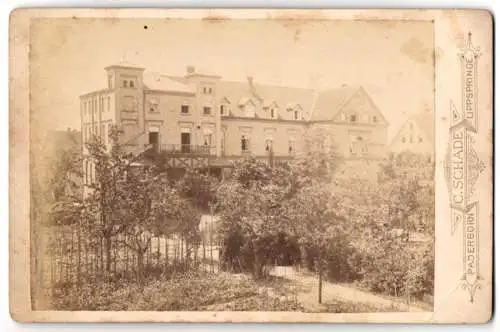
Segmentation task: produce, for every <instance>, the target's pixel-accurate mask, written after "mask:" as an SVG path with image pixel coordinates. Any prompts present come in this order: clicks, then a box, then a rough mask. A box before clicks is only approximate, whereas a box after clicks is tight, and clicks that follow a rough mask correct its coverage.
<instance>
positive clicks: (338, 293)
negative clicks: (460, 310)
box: [271, 266, 425, 312]
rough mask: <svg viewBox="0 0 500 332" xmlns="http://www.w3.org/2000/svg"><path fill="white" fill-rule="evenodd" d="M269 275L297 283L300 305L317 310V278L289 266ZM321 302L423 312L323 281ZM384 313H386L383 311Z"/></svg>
mask: <svg viewBox="0 0 500 332" xmlns="http://www.w3.org/2000/svg"><path fill="white" fill-rule="evenodd" d="M271 275H273V276H276V277H282V278H285V279H288V280H291V281H294V282H297V283H298V285H299V287H300V290H299V294H298V296H297V298H298V299H299V301H300V302H301V303H302V305H303V306H304V307H305V308H307V309H310V310H315V309H319V308H320V307H321V305H319V304H318V277H317V275H314V274H312V273H310V272H308V271H304V270H297V269H295V268H294V267H290V266H277V267H275V268H274V269H273V270H272V271H271ZM322 284H323V291H322V302H323V303H328V302H329V301H331V300H335V299H341V300H345V301H349V302H353V303H363V304H367V305H370V306H375V307H379V308H395V309H398V311H405V312H423V311H425V310H423V309H422V308H419V307H417V306H414V305H410V306H408V305H407V304H405V303H401V302H399V301H395V300H391V299H387V298H384V297H382V296H378V295H375V294H372V293H370V292H367V291H362V290H359V289H356V288H354V287H350V286H346V285H339V284H334V283H332V282H329V281H325V280H324V281H323V282H322ZM384 311H387V309H385V310H384Z"/></svg>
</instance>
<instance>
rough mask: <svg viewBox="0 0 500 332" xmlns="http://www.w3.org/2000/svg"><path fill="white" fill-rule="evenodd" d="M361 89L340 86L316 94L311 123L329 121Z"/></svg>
mask: <svg viewBox="0 0 500 332" xmlns="http://www.w3.org/2000/svg"><path fill="white" fill-rule="evenodd" d="M360 88H361V87H349V86H342V87H341V88H337V89H330V90H326V91H322V92H320V93H319V94H318V97H317V99H316V103H315V106H314V111H313V114H312V116H311V121H331V120H333V118H334V117H335V115H336V114H337V113H338V112H339V111H340V109H341V108H342V106H344V105H345V104H346V103H347V102H348V101H349V100H350V99H351V98H352V97H353V96H354V95H355V94H356V92H358V91H359V90H360Z"/></svg>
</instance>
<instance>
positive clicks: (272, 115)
mask: <svg viewBox="0 0 500 332" xmlns="http://www.w3.org/2000/svg"><path fill="white" fill-rule="evenodd" d="M271 119H274V108H271Z"/></svg>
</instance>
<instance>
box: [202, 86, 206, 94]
mask: <svg viewBox="0 0 500 332" xmlns="http://www.w3.org/2000/svg"><path fill="white" fill-rule="evenodd" d="M203 94H205V95H206V94H207V87H205V86H204V87H203Z"/></svg>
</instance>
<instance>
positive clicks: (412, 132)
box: [389, 111, 434, 159]
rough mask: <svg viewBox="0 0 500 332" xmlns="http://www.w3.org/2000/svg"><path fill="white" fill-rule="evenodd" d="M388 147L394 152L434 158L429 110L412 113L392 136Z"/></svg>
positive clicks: (431, 119)
mask: <svg viewBox="0 0 500 332" xmlns="http://www.w3.org/2000/svg"><path fill="white" fill-rule="evenodd" d="M389 149H390V151H391V152H392V153H394V154H399V153H402V152H411V153H414V154H421V155H425V156H428V157H430V158H431V159H434V118H433V115H432V113H431V112H427V111H424V112H421V113H418V114H415V115H412V116H410V117H409V118H408V120H406V122H405V123H404V124H403V125H402V127H401V129H400V130H399V132H398V133H397V134H396V136H395V137H394V138H393V140H392V142H391V143H390V145H389Z"/></svg>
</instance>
